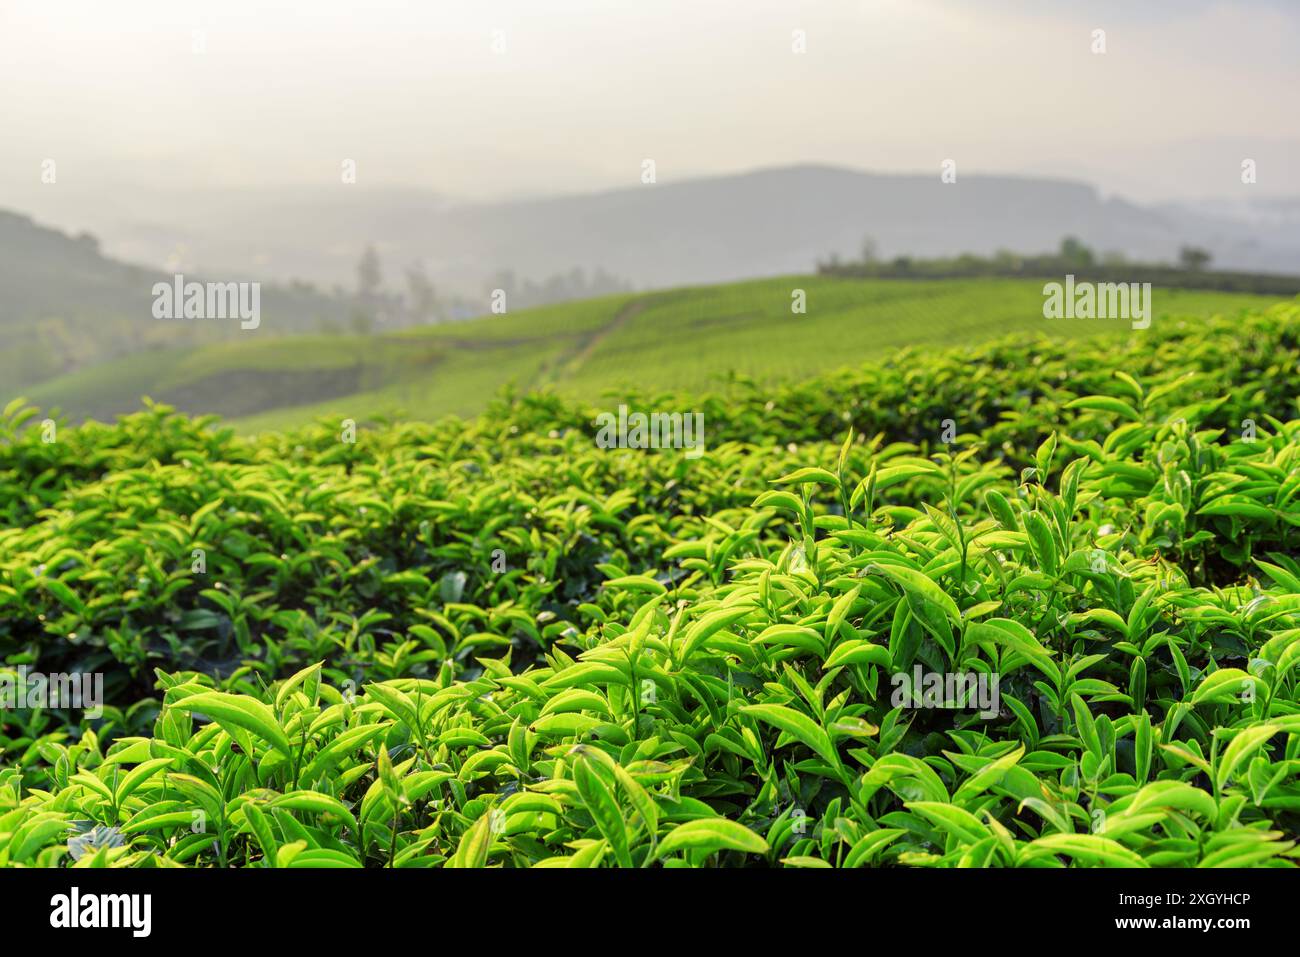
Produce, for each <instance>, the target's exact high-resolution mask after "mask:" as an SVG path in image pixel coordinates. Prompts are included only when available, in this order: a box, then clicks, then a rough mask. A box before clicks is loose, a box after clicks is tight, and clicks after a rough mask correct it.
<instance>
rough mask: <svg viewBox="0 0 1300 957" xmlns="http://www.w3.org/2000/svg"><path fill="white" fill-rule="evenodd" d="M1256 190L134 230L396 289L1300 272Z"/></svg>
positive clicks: (700, 204)
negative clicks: (497, 279)
mask: <svg viewBox="0 0 1300 957" xmlns="http://www.w3.org/2000/svg"><path fill="white" fill-rule="evenodd" d="M1243 189H1246V187H1243ZM1248 195H1249V196H1250V200H1249V203H1247V201H1246V199H1245V196H1244V197H1243V205H1242V210H1248V214H1247V213H1245V212H1242V211H1241V210H1235V209H1231V208H1228V207H1227V206H1225V205H1224V204H1222V203H1219V204H1210V203H1207V204H1203V205H1198V206H1194V207H1193V206H1187V205H1178V204H1163V205H1160V206H1142V205H1138V204H1136V203H1132V202H1128V201H1126V200H1122V199H1114V198H1106V197H1104V196H1103V195H1102V194H1101V193H1100V192H1099V191H1098V190H1097V189H1096V188H1095V187H1093V186H1090V185H1088V184H1087V183H1084V182H1082V181H1078V180H1071V179H1054V178H1030V177H1022V176H1001V175H999V176H989V175H976V174H969V175H968V174H965V173H962V172H960V170H959V171H958V176H957V181H956V182H955V183H951V184H945V183H942V182H941V181H940V177H939V175H938V172H937V171H936V172H935V173H933V174H924V175H922V174H906V173H870V172H861V171H857V170H851V169H846V168H842V167H835V166H823V165H799V166H789V167H781V168H774V169H762V170H757V171H753V172H747V173H737V174H728V175H720V176H710V177H699V178H692V179H686V180H680V181H673V180H672V178H671V177H670V176H668V175H666V174H665V173H664V171H663V170H660V172H659V181H658V182H656V183H653V184H649V185H641V184H639V183H638V184H635V185H631V186H628V187H626V188H621V189H614V190H603V191H600V192H592V193H586V194H570V195H562V196H555V197H549V198H537V199H515V200H510V201H502V202H492V203H473V204H457V203H455V202H452V201H450V200H448V199H447V198H446V197H442V196H438V195H436V194H434V193H428V192H422V191H418V190H410V189H404V190H388V189H373V190H372V189H367V188H366V187H364V186H360V185H357V186H339V187H331V188H320V187H314V188H306V187H303V188H300V189H296V190H291V191H282V192H279V193H275V192H270V191H258V192H257V193H255V194H241V193H238V192H214V193H211V194H208V195H206V196H204V195H197V196H194V197H191V198H187V202H186V203H185V204H184V205H185V207H186V208H185V209H183V210H177V214H176V216H175V217H173V218H171V219H169V221H168V225H167V229H166V230H165V233H159V234H158V239H157V242H156V244H154V245H151V244H150V240H149V237H150V235H152V233H151V232H150V230H149V229H145V228H143V227H137V228H132V229H130V230H126V232H129V235H130V241H129V248H130V251H131V257H132V258H135V259H139V260H141V261H146V260H152V261H158V262H162V261H165V260H166V257H167V255H168V254H169V251H171V250H173V249H175V248H183V249H185V251H186V255H187V257H188V258H189V259H191V260H192V261H193V262H194V263H195V264H196V265H197V266H198V267H202V268H205V269H218V270H230V269H237V270H244V271H248V270H258V271H261V272H262V273H263V274H265V275H268V276H278V277H281V278H286V277H291V276H293V277H301V278H304V279H308V280H311V281H313V282H317V283H321V284H323V285H325V286H327V287H328V286H331V285H334V284H339V285H342V286H345V287H347V288H351V287H352V286H353V284H354V282H355V275H356V271H355V267H356V262H357V260H358V259H359V258H360V254H361V250H362V249H363V248H364V247H365V245H367V244H370V243H373V244H374V245H375V247H376V249H377V250H378V251H379V254H380V257H381V259H382V261H383V264H384V267H385V273H386V276H387V279H388V281H389V284H390V286H392V287H393V288H396V287H398V286H399V285H400V282H401V271H402V269H404V268H405V267H406V266H407V265H408V264H410V263H416V262H418V263H422V264H423V265H424V266H425V268H426V269H427V271H428V273H429V276H430V278H431V279H432V280H433V281H434V283H435V284H437V285H438V286H439V287H440V288H442V289H444V290H446V291H448V292H451V293H455V294H460V295H468V296H480V297H481V295H482V294H483V292H484V290H485V288H490V286H489V285H488V283H489V281H490V280H491V279H492V278H493V277H494V276H496V275H497V274H498V273H499V272H500V271H502V270H512V271H513V272H514V273H515V274H516V275H517V276H520V277H526V278H531V279H538V280H540V279H544V278H546V277H547V276H550V275H553V274H557V273H565V272H568V271H569V270H571V269H573V268H575V267H580V268H584V269H588V270H592V269H596V268H603V269H605V270H607V271H608V272H609V273H612V274H613V275H614V276H617V277H619V278H621V279H626V280H629V281H631V282H632V283H634V284H635V285H636V286H637V288H640V289H653V288H667V287H671V286H676V285H681V284H689V283H711V282H724V281H732V280H739V279H748V278H758V277H762V276H770V275H780V274H790V273H801V272H808V271H810V270H811V269H812V268H813V266H814V264H815V263H816V262H817V260H819V259H823V258H826V257H829V256H830V255H832V254H839V255H841V256H855V255H856V254H857V253H858V252H859V250H860V248H861V245H862V242H863V240H864V238H866V237H870V238H871V239H872V240H873V241H874V242H875V244H876V246H877V248H878V249H879V252H880V254H881V255H882V256H887V257H893V256H897V255H908V256H913V257H928V256H940V255H957V254H960V253H963V252H971V253H980V254H991V253H994V252H996V251H998V250H999V249H1006V250H1010V251H1013V252H1017V253H1039V252H1046V251H1049V250H1052V249H1055V248H1056V247H1057V245H1058V244H1059V242H1060V240H1061V238H1062V237H1063V236H1065V235H1074V236H1077V237H1079V238H1080V239H1081V240H1082V241H1083V242H1085V243H1086V244H1087V245H1089V246H1091V247H1092V248H1094V249H1096V250H1097V251H1098V252H1099V253H1105V252H1119V253H1122V254H1124V255H1126V256H1128V257H1129V258H1131V259H1136V260H1139V261H1147V262H1155V261H1173V260H1174V259H1175V257H1176V256H1177V252H1178V248H1179V247H1180V246H1182V245H1185V244H1194V245H1198V246H1202V247H1205V248H1206V249H1208V250H1209V251H1210V252H1211V253H1212V254H1213V256H1214V264H1215V265H1216V266H1222V267H1224V268H1233V269H1238V270H1242V271H1253V272H1291V273H1295V272H1300V217H1298V216H1297V215H1296V213H1295V205H1296V202H1297V201H1296V200H1287V199H1276V200H1273V199H1267V198H1261V199H1258V200H1256V199H1254V194H1248ZM186 215H189V216H190V217H192V218H191V219H190V220H186V219H185V216H186ZM110 245H111V244H110Z"/></svg>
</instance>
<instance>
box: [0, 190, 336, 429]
mask: <svg viewBox="0 0 1300 957" xmlns="http://www.w3.org/2000/svg"><path fill="white" fill-rule="evenodd" d="M171 278H172V277H171V276H170V275H164V274H163V273H162V272H161V271H160V270H151V269H145V268H143V267H140V266H134V265H130V264H128V263H122V262H118V261H116V260H113V259H109V258H108V257H106V256H104V255H102V254H101V253H100V251H99V244H98V242H97V241H96V240H95V238H94V237H93V236H89V235H85V234H83V235H81V236H78V237H76V238H72V237H70V236H67V235H65V234H64V233H61V232H59V231H58V230H55V229H48V228H45V227H43V226H39V225H37V224H36V223H34V222H32V221H31V220H30V219H28V218H27V217H25V216H18V215H16V214H14V213H8V212H4V211H2V210H0V392H4V393H8V394H9V395H8V396H7V397H12V395H14V394H17V393H18V392H20V391H28V390H34V389H35V388H36V387H37V386H38V385H39V384H41V383H44V382H47V381H49V380H50V379H51V378H52V377H55V376H61V375H72V377H73V379H74V380H75V381H76V383H77V384H76V385H75V386H73V387H71V389H70V390H69V393H68V394H69V403H68V404H69V407H70V408H72V409H85V410H87V411H88V412H99V411H100V410H101V409H102V410H104V411H105V412H106V413H108V414H111V413H112V412H116V411H121V409H120V408H119V405H120V403H114V402H108V403H105V399H106V398H108V397H114V396H117V395H118V393H119V392H120V391H121V389H120V387H119V386H115V385H114V384H113V382H114V380H116V379H120V380H122V384H123V385H124V384H125V383H126V382H127V381H129V380H131V379H132V378H133V377H134V376H135V375H136V374H137V372H138V371H140V370H144V373H145V381H149V378H148V376H149V372H148V371H147V370H148V369H149V367H150V366H153V365H156V364H165V363H166V362H167V361H169V359H170V358H172V357H173V356H174V355H175V353H174V352H173V351H172V350H173V349H174V348H176V347H187V348H195V347H201V346H203V345H206V344H214V343H219V342H223V341H225V342H230V341H235V340H238V339H239V337H240V334H241V330H240V329H239V324H238V323H237V322H225V321H203V322H199V321H194V322H171V321H164V320H159V319H155V318H153V292H152V290H153V285H154V283H155V282H158V281H160V280H165V281H168V282H170V281H171ZM187 278H188V279H190V280H194V281H206V280H218V279H219V280H221V281H238V280H245V281H253V280H256V279H258V276H257V275H248V276H197V275H194V276H188V277H187ZM350 310H351V304H350V303H349V302H348V301H346V300H344V299H339V298H336V297H334V296H327V295H324V294H322V293H320V292H317V291H314V290H312V289H310V288H307V287H302V286H281V285H273V284H270V283H264V284H263V286H262V290H261V321H262V332H263V333H264V334H271V333H275V332H279V333H281V334H284V333H302V332H308V331H312V330H316V329H319V328H320V327H321V324H322V323H334V324H340V325H341V324H342V323H344V322H345V321H346V320H347V319H348V317H349V315H350ZM141 350H151V351H152V354H151V355H150V357H149V358H148V359H142V360H140V361H139V364H138V365H137V364H135V360H134V359H133V358H130V357H135V356H139V355H140V353H141ZM124 356H126V357H128V358H126V359H121V357H124ZM119 359H121V362H120V363H118V364H115V365H114V366H112V367H111V368H108V369H101V368H100V365H101V364H102V363H105V362H111V361H114V360H119ZM83 376H84V379H83ZM138 399H139V395H138V394H137V395H136V396H134V397H133V401H135V402H137V403H138ZM74 403H75V404H74ZM97 403H98V404H97ZM130 407H132V406H126V408H130Z"/></svg>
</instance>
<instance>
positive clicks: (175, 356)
mask: <svg viewBox="0 0 1300 957" xmlns="http://www.w3.org/2000/svg"><path fill="white" fill-rule="evenodd" d="M794 289H802V290H804V292H805V293H806V296H807V312H806V314H792V312H791V301H792V300H791V295H792V291H793V290H794ZM1153 298H1154V311H1155V314H1156V318H1155V322H1156V323H1157V324H1159V322H1160V321H1161V319H1160V317H1161V316H1175V315H1182V316H1193V317H1208V316H1211V315H1214V314H1220V313H1222V314H1228V315H1235V314H1237V313H1239V312H1240V311H1241V310H1243V309H1247V308H1251V307H1258V306H1261V305H1264V304H1267V303H1270V302H1272V301H1274V300H1273V299H1270V298H1268V297H1256V296H1246V295H1234V294H1226V293H1217V292H1204V291H1188V290H1162V289H1156V290H1154V291H1153ZM1042 303H1043V297H1042V283H1041V282H1040V281H1037V280H1001V279H974V280H926V281H920V280H918V281H911V280H855V279H843V278H834V277H812V276H798V277H786V278H777V279H768V280H762V281H756V282H745V283H736V284H729V285H722V286H709V287H700V288H691V289H678V290H671V291H666V292H656V293H647V294H644V295H633V296H614V297H609V298H604V299H595V300H588V301H584V302H578V303H568V304H563V305H557V306H547V307H543V308H538V309H529V310H524V311H520V312H516V313H511V314H507V315H503V316H487V317H483V318H481V319H476V320H472V321H469V322H461V323H454V324H448V325H441V326H434V327H425V328H420V329H415V330H404V331H401V332H397V333H393V334H389V335H380V336H370V337H344V336H340V337H313V338H293V339H275V338H271V337H269V336H265V335H260V334H258V333H250V334H247V335H245V336H242V337H239V336H236V337H235V338H234V341H231V342H226V343H222V344H220V345H215V346H205V347H200V348H194V349H189V350H181V351H175V350H172V351H167V352H158V353H153V354H147V355H137V356H131V357H128V358H125V359H122V360H119V361H117V362H115V363H112V364H110V365H107V366H103V367H99V368H94V369H90V370H87V371H84V372H80V373H77V374H74V375H70V376H65V377H62V378H60V379H56V380H54V381H51V382H49V383H46V384H44V385H42V386H40V387H37V388H33V389H28V390H26V392H25V394H26V395H27V397H28V398H29V399H30V400H31V401H33V402H34V403H35V404H37V405H39V406H42V407H47V408H48V407H53V406H58V407H61V408H62V409H64V410H65V411H66V412H68V413H69V414H70V415H72V416H73V417H74V418H78V419H80V418H85V417H93V418H100V419H107V418H109V417H111V416H113V415H116V414H120V413H123V412H128V411H132V410H134V409H137V408H139V398H140V396H142V395H148V396H150V397H152V398H154V399H156V400H159V401H163V402H167V403H169V404H171V405H174V406H176V407H177V408H179V409H181V410H185V411H189V412H194V413H206V412H216V413H218V414H221V415H223V416H225V417H227V418H231V419H235V420H238V422H239V424H240V426H241V427H242V428H245V429H249V430H260V429H264V428H283V427H288V426H293V425H297V424H301V423H303V422H306V421H310V420H311V419H312V418H314V417H316V416H319V415H329V414H340V415H345V416H348V417H351V418H355V419H357V420H359V421H360V420H366V419H375V418H380V417H385V416H402V417H409V418H415V419H425V420H429V419H436V418H438V417H440V416H442V415H446V414H449V413H453V414H458V415H473V414H476V413H478V412H481V411H482V410H483V409H484V408H485V406H486V405H487V403H488V401H489V400H490V398H491V397H492V396H493V395H494V394H495V393H496V392H497V391H498V390H499V389H500V388H501V387H503V386H505V385H507V384H511V383H513V384H514V385H516V386H517V387H519V388H520V389H532V388H539V387H548V388H552V389H554V390H555V391H557V392H559V393H560V394H563V395H568V396H571V397H575V398H581V399H596V398H599V397H600V396H601V395H602V394H603V393H605V392H606V391H607V390H624V389H626V388H627V387H637V388H642V389H647V390H651V391H653V390H655V389H689V390H701V389H707V388H711V387H713V386H716V385H718V384H719V381H720V380H721V379H723V378H725V377H726V376H727V375H729V374H731V373H738V374H741V375H744V376H751V377H754V378H756V379H759V380H763V381H769V380H774V379H786V378H791V377H800V376H807V375H812V374H815V373H817V372H821V371H824V370H827V369H831V368H837V367H841V366H844V365H848V364H851V363H855V362H859V361H862V360H864V359H869V358H874V357H881V356H887V355H890V354H892V353H893V352H894V351H895V350H898V349H900V348H903V347H906V346H913V345H920V346H924V345H956V344H962V343H974V342H978V341H981V340H985V339H988V338H990V337H995V336H999V335H1006V334H1012V333H1026V334H1028V333H1042V334H1044V335H1047V336H1049V337H1052V338H1074V337H1081V336H1089V335H1094V334H1097V333H1107V332H1116V331H1122V330H1124V329H1125V328H1126V323H1124V322H1123V321H1120V320H1113V319H1106V320H1103V319H1098V320H1057V321H1050V322H1049V321H1047V320H1045V319H1043V318H1042ZM3 398H6V399H7V398H9V396H4V397H3Z"/></svg>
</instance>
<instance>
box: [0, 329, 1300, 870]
mask: <svg viewBox="0 0 1300 957" xmlns="http://www.w3.org/2000/svg"><path fill="white" fill-rule="evenodd" d="M1297 321H1300V307H1297V306H1295V305H1286V306H1278V307H1275V308H1273V309H1271V310H1269V311H1267V312H1264V313H1259V314H1255V315H1252V316H1249V317H1247V318H1243V319H1241V320H1239V321H1233V322H1230V321H1216V322H1212V323H1206V324H1203V325H1200V326H1189V325H1185V326H1182V327H1175V326H1172V324H1171V325H1170V326H1169V327H1167V328H1166V330H1165V331H1164V332H1163V333H1160V334H1156V335H1152V336H1150V337H1148V338H1145V339H1143V340H1141V341H1140V342H1139V341H1134V340H1131V339H1128V338H1121V339H1115V340H1107V341H1102V342H1099V343H1097V344H1096V345H1077V344H1076V345H1074V346H1070V347H1066V346H1063V345H1056V346H1053V345H1052V344H1050V343H1047V342H1044V341H1036V342H1030V343H1026V342H1019V343H1012V342H1004V343H998V344H994V345H991V346H988V347H984V348H982V349H981V350H978V351H975V352H971V351H969V350H968V351H966V352H964V353H962V354H960V355H958V354H934V355H927V354H923V353H909V354H907V355H905V356H903V357H901V358H898V359H895V360H893V361H891V362H888V363H884V364H880V365H875V366H870V367H865V368H860V369H857V370H852V371H846V372H843V373H836V374H831V375H826V376H823V377H822V378H820V379H817V380H814V381H811V382H807V383H804V384H801V385H796V386H788V387H781V388H775V389H760V388H758V387H756V386H754V387H750V386H748V385H746V384H744V383H736V384H735V385H734V386H733V387H732V390H731V391H730V392H728V393H727V394H725V395H714V396H699V397H690V396H680V395H672V396H655V397H653V398H646V399H645V400H644V401H643V402H642V407H648V408H658V409H674V410H686V409H698V410H702V411H703V412H704V413H705V416H706V422H707V424H708V426H707V428H708V431H707V453H706V454H705V455H704V456H703V457H701V458H699V459H695V460H690V459H686V458H685V457H684V456H683V455H682V454H681V453H680V452H673V451H660V452H643V451H635V450H603V449H600V448H597V447H596V445H595V443H594V442H593V436H594V433H595V426H594V423H593V418H594V409H593V408H591V407H588V406H584V405H582V404H581V403H575V402H570V401H566V400H562V399H559V398H557V397H555V396H545V395H543V396H536V395H529V396H525V397H522V398H515V397H509V396H507V397H504V398H502V399H500V400H498V401H497V402H496V403H495V404H494V406H493V408H492V410H491V411H490V412H489V414H487V415H485V416H483V417H482V418H480V419H477V420H475V421H473V422H468V423H466V422H460V421H455V420H449V421H444V422H441V423H438V424H434V425H423V424H419V425H395V426H388V427H385V428H381V429H371V430H367V429H362V430H361V431H360V432H359V433H358V436H357V441H356V443H355V444H351V443H346V442H341V441H340V432H339V427H338V424H337V423H335V422H323V423H320V424H318V425H316V426H313V427H310V428H305V429H302V430H299V431H296V432H293V433H289V434H286V435H267V436H264V437H261V438H258V439H246V438H241V437H239V436H237V435H236V434H235V433H234V432H233V431H232V430H230V429H223V428H220V427H219V426H218V425H217V424H216V423H215V422H212V421H207V420H191V419H187V418H185V417H183V416H178V415H176V414H174V413H173V412H172V411H171V410H169V409H168V408H166V407H153V408H150V409H149V410H147V411H146V412H143V413H140V414H137V415H134V416H131V417H128V418H126V419H124V420H122V421H121V422H119V423H118V424H117V425H115V426H112V427H108V426H100V425H87V426H83V427H80V428H76V429H73V428H64V429H62V430H60V432H59V433H58V439H57V441H56V442H54V443H49V444H47V443H45V442H43V441H42V438H41V434H40V432H41V430H40V429H39V428H36V429H33V428H30V426H31V425H32V417H31V410H25V409H24V408H23V407H21V406H20V405H18V404H15V405H13V406H11V407H10V408H8V409H6V410H5V412H4V416H3V420H0V515H3V517H4V520H5V521H4V526H5V527H4V530H2V531H0V651H2V652H3V655H4V660H5V663H6V668H7V669H10V670H13V669H17V668H18V667H20V666H27V667H29V668H31V669H33V670H39V671H41V672H44V673H56V672H78V671H101V672H103V673H104V674H105V683H104V693H105V698H106V701H105V708H104V713H103V716H102V717H100V718H90V717H88V716H86V715H83V714H79V713H76V712H70V711H68V710H67V709H60V708H55V709H35V710H13V711H7V712H5V713H4V715H3V720H4V725H3V728H0V748H3V753H2V754H0V865H7V866H72V865H74V864H75V866H78V867H87V866H89V867H99V866H173V865H187V866H259V867H260V866H275V867H336V866H337V867H357V866H370V867H377V866H386V867H438V866H452V867H495V866H546V867H593V866H622V867H629V866H630V867H645V866H664V867H681V866H704V865H711V866H782V865H784V866H792V867H821V866H828V865H829V866H845V867H858V866H899V865H903V866H925V867H985V866H1023V867H1060V866H1119V867H1139V866H1140V867H1171V866H1173V867H1184V866H1185V867H1191V866H1201V867H1215V866H1294V863H1295V860H1296V858H1297V856H1298V855H1297V849H1296V835H1297V833H1298V832H1300V785H1297V783H1296V782H1297V770H1298V768H1300V689H1298V687H1297V686H1298V684H1300V677H1298V676H1297V669H1296V665H1297V663H1300V563H1298V562H1297V561H1296V559H1295V558H1294V557H1293V556H1294V555H1295V554H1296V546H1297V540H1296V539H1297V532H1296V528H1297V526H1298V525H1300V500H1298V496H1297V493H1300V417H1297V414H1296V398H1297V391H1296V385H1295V381H1296V380H1295V378H1294V376H1293V375H1292V374H1291V373H1292V372H1293V370H1294V369H1295V368H1296V367H1297V363H1298V362H1300V347H1298V345H1297V342H1296V338H1295V331H1294V330H1295V328H1296V323H1297ZM1152 332H1155V330H1154V329H1153V330H1152ZM1117 370H1118V371H1117ZM948 418H951V419H953V420H955V421H956V423H957V428H958V432H959V434H958V437H957V440H956V441H955V442H954V443H952V444H950V445H949V444H944V443H943V442H941V441H940V435H941V434H942V431H943V426H942V422H943V420H944V419H948ZM1244 419H1250V420H1252V423H1253V425H1252V430H1249V431H1248V432H1247V433H1246V434H1243V428H1244V427H1243V426H1242V420H1244ZM196 550H197V551H198V552H200V553H201V554H202V557H203V561H204V563H205V567H203V568H202V569H201V570H200V569H199V567H198V565H196V562H197V561H198V560H197V559H196V557H195V553H196ZM914 669H920V670H921V671H924V672H928V673H937V674H947V675H953V674H969V675H977V676H985V677H986V678H988V679H990V680H993V679H996V681H997V683H998V684H997V686H998V688H999V693H1000V697H999V700H997V701H996V703H995V705H994V706H993V707H992V708H991V709H988V710H987V711H986V710H985V709H983V708H981V707H977V706H975V704H974V703H973V702H972V701H964V702H958V704H966V705H970V706H968V707H916V706H915V705H916V704H918V701H917V700H916V698H915V697H913V696H912V695H911V694H908V695H904V696H902V698H901V699H900V697H899V695H898V694H897V693H896V691H895V689H894V688H892V687H891V685H895V684H896V681H895V679H896V676H900V675H907V674H910V673H912V672H913V670H914ZM919 703H920V704H924V703H925V702H924V700H922V701H920V702H919ZM106 833H107V834H109V835H110V838H105V837H104V835H105V834H106ZM112 835H116V836H117V837H119V838H120V840H115V839H111V837H112ZM74 837H75V838H76V839H77V840H76V844H75V847H76V850H77V853H76V855H75V858H74V855H73V854H72V853H71V852H70V846H71V842H72V841H73V839H74Z"/></svg>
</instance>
